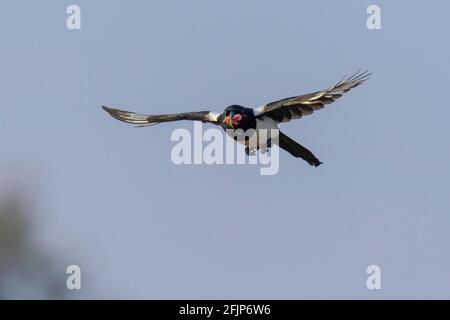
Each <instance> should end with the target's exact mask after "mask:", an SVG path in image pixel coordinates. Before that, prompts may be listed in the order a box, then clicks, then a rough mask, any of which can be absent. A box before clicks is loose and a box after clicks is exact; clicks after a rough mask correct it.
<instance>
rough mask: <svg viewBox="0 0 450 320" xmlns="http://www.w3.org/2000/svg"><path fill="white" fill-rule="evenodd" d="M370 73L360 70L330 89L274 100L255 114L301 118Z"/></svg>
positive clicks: (277, 119)
mask: <svg viewBox="0 0 450 320" xmlns="http://www.w3.org/2000/svg"><path fill="white" fill-rule="evenodd" d="M370 75H371V73H368V71H364V72H359V71H358V72H356V73H355V74H354V75H352V76H349V77H345V78H344V79H342V80H341V81H339V82H338V83H336V84H335V85H334V86H332V87H330V88H328V89H325V90H321V91H317V92H313V93H309V94H305V95H303V96H296V97H291V98H287V99H282V100H278V101H274V102H271V103H268V104H266V105H264V106H262V107H259V108H256V109H254V111H255V115H256V116H257V117H261V116H268V117H270V118H272V119H274V120H275V121H277V122H278V123H280V122H288V121H290V120H292V119H299V118H301V117H303V116H307V115H310V114H312V113H313V112H314V111H316V110H320V109H322V108H323V107H324V106H325V105H326V104H329V103H332V102H334V101H335V100H336V99H338V98H340V97H342V95H343V94H344V93H345V92H347V91H349V90H350V89H352V88H355V87H357V86H359V85H360V84H362V83H363V82H364V81H366V80H367V79H369V77H370Z"/></svg>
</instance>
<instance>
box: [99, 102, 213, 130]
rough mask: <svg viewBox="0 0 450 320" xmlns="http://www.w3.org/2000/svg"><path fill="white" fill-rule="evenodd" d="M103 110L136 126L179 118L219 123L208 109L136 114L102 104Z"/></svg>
mask: <svg viewBox="0 0 450 320" xmlns="http://www.w3.org/2000/svg"><path fill="white" fill-rule="evenodd" d="M102 108H103V110H105V111H106V112H108V113H109V114H110V115H111V116H112V117H113V118H115V119H117V120H120V121H123V122H126V123H131V124H135V125H137V126H138V127H147V126H153V125H155V124H158V123H161V122H171V121H179V120H193V121H202V122H209V123H213V124H219V119H218V118H219V114H216V113H212V112H210V111H198V112H184V113H172V114H160V115H145V114H137V113H134V112H131V111H124V110H119V109H113V108H109V107H106V106H102Z"/></svg>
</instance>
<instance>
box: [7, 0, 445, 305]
mask: <svg viewBox="0 0 450 320" xmlns="http://www.w3.org/2000/svg"><path fill="white" fill-rule="evenodd" d="M72 3H76V4H78V5H80V6H81V9H82V30H80V31H69V30H67V29H66V25H65V20H66V16H67V15H66V13H65V10H66V7H67V6H68V5H70V4H72ZM373 3H376V4H378V5H380V6H381V9H382V27H383V29H382V30H378V31H369V30H368V29H367V28H366V18H367V14H366V8H367V6H368V5H370V4H373ZM449 11H450V5H449V3H448V2H444V1H435V2H432V3H425V2H422V3H411V2H410V1H395V2H394V1H356V0H354V1H345V2H337V1H309V2H306V1H261V0H258V1H257V0H253V1H237V0H233V1H206V0H201V1H200V0H198V1H128V2H125V1H99V0H98V1H82V0H79V1H34V2H32V1H1V2H0V39H1V42H2V44H1V47H2V49H1V50H0V70H1V71H0V90H1V94H0V111H1V116H0V150H1V157H0V174H1V175H2V176H3V178H2V180H4V181H3V182H1V183H0V185H1V187H2V188H7V185H8V184H6V183H5V181H6V180H8V181H9V180H11V181H16V182H17V181H19V182H22V183H23V184H26V185H28V186H29V188H30V189H31V190H33V191H34V193H35V200H34V202H33V203H34V204H35V208H36V211H35V213H34V214H35V216H34V217H33V218H34V220H35V221H37V222H38V224H37V230H36V240H35V241H36V243H37V244H38V245H39V246H42V248H46V250H49V251H50V252H54V254H55V255H58V256H59V257H60V262H59V263H60V268H59V269H60V270H61V273H64V271H65V266H67V265H68V264H79V265H80V266H81V268H82V270H83V289H82V291H81V292H79V293H72V292H71V293H69V294H68V297H69V298H70V297H74V298H75V297H78V298H79V297H81V298H111V297H114V298H183V299H184V298H192V299H196V298H211V299H215V298H256V299H258V298H264V299H266V298H267V299H278V298H283V299H301V298H450V232H449V229H450V200H449V199H448V192H449V178H450V173H449V170H448V164H449V162H450V152H449V148H448V141H449V139H450V130H449V126H448V121H449V120H448V119H449V117H450V111H449V105H448V99H447V93H448V83H449V80H450V77H449V72H450V68H449V62H448V57H449V56H450V52H449V51H450V47H449V45H448V43H447V42H448V41H447V37H448V34H447V33H448V32H447V31H448V12H449ZM360 67H362V68H368V69H370V70H371V71H372V72H373V74H374V75H373V77H372V79H371V80H370V81H369V82H367V83H366V84H365V85H363V86H361V87H359V88H357V89H356V90H354V91H352V92H351V93H349V94H347V95H346V96H345V97H344V98H342V99H340V100H339V101H338V102H336V103H334V104H333V105H331V106H329V107H328V108H327V109H326V110H322V111H320V112H318V113H316V114H315V115H313V116H310V117H308V118H305V119H302V120H299V121H295V122H291V123H289V124H286V125H285V126H283V129H284V131H285V132H286V133H287V134H289V135H290V136H291V137H293V138H295V139H296V140H297V141H299V142H301V143H303V144H304V145H305V146H307V147H309V148H310V149H311V150H312V151H313V152H314V153H315V154H316V155H317V156H318V157H319V159H321V160H322V161H323V162H324V163H325V164H324V165H323V166H321V167H319V168H313V167H310V166H309V165H307V164H306V163H305V162H303V161H301V160H298V159H295V158H293V157H291V156H289V155H288V154H287V153H280V155H281V160H280V161H281V164H280V172H279V174H278V175H275V176H260V175H259V170H258V168H257V167H255V166H206V165H203V166H175V165H174V164H173V163H172V162H171V160H170V151H171V148H172V147H173V145H174V143H173V142H171V141H170V134H171V132H172V131H173V130H174V129H175V128H178V127H180V126H181V127H185V128H188V129H189V130H192V124H191V123H188V122H186V123H174V124H166V125H161V126H157V127H152V128H145V129H134V128H132V127H130V126H127V125H125V124H122V123H119V122H117V121H114V120H113V119H111V118H110V117H109V116H107V114H105V113H104V112H103V111H102V110H101V109H100V105H101V104H109V105H113V106H117V107H122V108H125V109H131V110H136V111H140V112H149V113H170V112H180V111H190V110H203V109H205V108H211V109H213V110H216V111H221V110H222V109H223V108H224V107H225V106H227V105H229V104H234V103H237V104H242V105H246V106H259V105H262V104H263V103H265V102H269V101H272V100H276V99H279V98H283V97H287V96H292V95H296V94H302V93H307V92H310V91H315V90H318V89H322V88H324V87H327V86H329V85H331V84H333V83H334V82H335V81H337V80H340V78H342V76H344V75H345V74H347V73H350V72H353V71H356V70H357V69H358V68H360ZM370 264H377V265H379V266H380V267H381V268H382V290H379V291H369V290H367V288H366V277H367V275H366V273H365V270H366V267H367V266H368V265H370ZM56 269H57V270H58V268H56ZM0 281H1V279H0ZM61 285H62V286H63V285H64V283H62V284H61ZM24 295H25V296H26V294H25V293H24Z"/></svg>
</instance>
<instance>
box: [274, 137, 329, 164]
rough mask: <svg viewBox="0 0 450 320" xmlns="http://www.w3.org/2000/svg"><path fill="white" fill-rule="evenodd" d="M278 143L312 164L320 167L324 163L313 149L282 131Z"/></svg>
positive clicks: (295, 155)
mask: <svg viewBox="0 0 450 320" xmlns="http://www.w3.org/2000/svg"><path fill="white" fill-rule="evenodd" d="M278 144H279V146H280V148H282V149H284V150H286V151H287V152H289V153H290V154H291V155H293V156H294V157H296V158H302V159H303V160H305V161H306V162H308V163H309V164H310V165H312V166H315V167H318V166H320V165H321V164H322V162H320V160H319V159H317V158H316V157H315V156H314V154H313V153H312V152H311V151H309V150H308V149H306V148H305V147H303V146H302V145H300V144H299V143H297V142H295V141H294V140H292V139H291V138H289V137H288V136H287V135H285V134H284V133H283V132H281V131H280V136H279V142H278Z"/></svg>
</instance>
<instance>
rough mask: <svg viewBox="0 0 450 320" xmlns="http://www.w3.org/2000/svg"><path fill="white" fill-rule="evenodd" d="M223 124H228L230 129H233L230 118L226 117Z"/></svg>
mask: <svg viewBox="0 0 450 320" xmlns="http://www.w3.org/2000/svg"><path fill="white" fill-rule="evenodd" d="M223 122H224V123H226V124H227V125H228V126H229V127H231V128H233V123H232V121H231V117H230V116H226V117H225V119H223Z"/></svg>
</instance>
